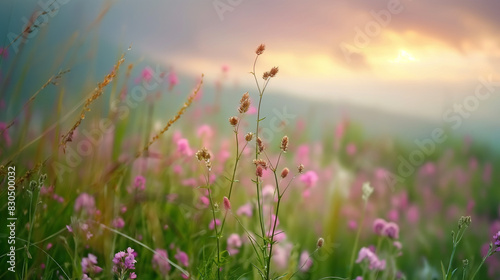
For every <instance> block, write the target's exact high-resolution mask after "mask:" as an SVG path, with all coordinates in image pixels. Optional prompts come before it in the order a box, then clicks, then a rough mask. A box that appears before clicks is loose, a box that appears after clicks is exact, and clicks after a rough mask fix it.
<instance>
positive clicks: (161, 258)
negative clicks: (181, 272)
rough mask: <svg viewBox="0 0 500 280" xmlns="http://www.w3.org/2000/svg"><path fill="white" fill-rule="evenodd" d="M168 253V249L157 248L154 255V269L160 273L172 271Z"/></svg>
mask: <svg viewBox="0 0 500 280" xmlns="http://www.w3.org/2000/svg"><path fill="white" fill-rule="evenodd" d="M167 259H168V254H167V251H166V250H163V249H156V254H154V256H153V260H152V263H153V269H154V270H156V271H157V272H158V273H159V274H162V275H165V274H167V273H168V271H170V264H169V263H168V261H166V260H167Z"/></svg>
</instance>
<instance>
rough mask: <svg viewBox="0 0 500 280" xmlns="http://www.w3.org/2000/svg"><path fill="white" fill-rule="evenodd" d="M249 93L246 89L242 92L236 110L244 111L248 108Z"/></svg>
mask: <svg viewBox="0 0 500 280" xmlns="http://www.w3.org/2000/svg"><path fill="white" fill-rule="evenodd" d="M250 103H251V102H250V95H249V94H248V91H247V92H245V93H244V94H243V96H242V97H241V100H240V107H238V112H240V113H246V112H247V111H248V109H250Z"/></svg>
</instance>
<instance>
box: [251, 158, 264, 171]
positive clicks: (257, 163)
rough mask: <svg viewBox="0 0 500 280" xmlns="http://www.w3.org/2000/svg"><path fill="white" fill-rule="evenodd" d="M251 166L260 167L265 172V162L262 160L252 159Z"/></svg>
mask: <svg viewBox="0 0 500 280" xmlns="http://www.w3.org/2000/svg"><path fill="white" fill-rule="evenodd" d="M253 164H255V166H262V168H264V169H265V170H267V161H265V160H263V159H260V158H259V159H254V160H253Z"/></svg>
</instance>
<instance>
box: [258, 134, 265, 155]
mask: <svg viewBox="0 0 500 280" xmlns="http://www.w3.org/2000/svg"><path fill="white" fill-rule="evenodd" d="M257 145H258V147H259V153H262V151H264V143H263V142H262V139H260V137H257Z"/></svg>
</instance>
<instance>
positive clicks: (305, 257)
mask: <svg viewBox="0 0 500 280" xmlns="http://www.w3.org/2000/svg"><path fill="white" fill-rule="evenodd" d="M299 265H300V267H299V269H300V271H302V272H306V271H308V270H309V269H310V268H311V266H312V259H311V258H310V255H309V252H307V251H303V252H302V254H300V260H299Z"/></svg>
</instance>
